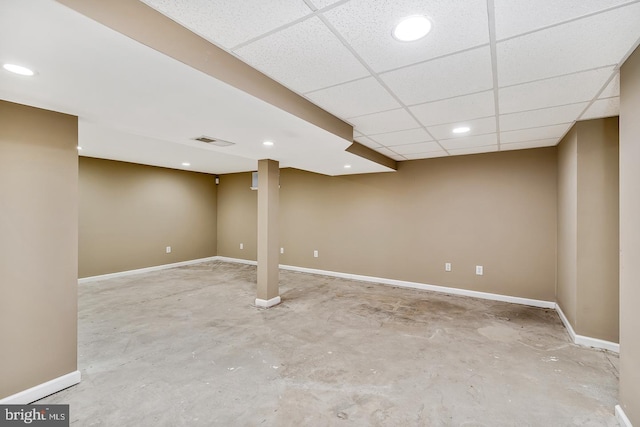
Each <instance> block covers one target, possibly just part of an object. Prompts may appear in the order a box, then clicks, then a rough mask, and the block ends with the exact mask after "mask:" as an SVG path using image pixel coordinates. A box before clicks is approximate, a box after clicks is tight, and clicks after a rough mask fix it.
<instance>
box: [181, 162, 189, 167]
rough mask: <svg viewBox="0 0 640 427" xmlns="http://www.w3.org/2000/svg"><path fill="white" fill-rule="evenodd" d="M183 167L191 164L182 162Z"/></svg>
mask: <svg viewBox="0 0 640 427" xmlns="http://www.w3.org/2000/svg"><path fill="white" fill-rule="evenodd" d="M182 166H191V163H189V162H182Z"/></svg>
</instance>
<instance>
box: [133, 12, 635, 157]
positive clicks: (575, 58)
mask: <svg viewBox="0 0 640 427" xmlns="http://www.w3.org/2000/svg"><path fill="white" fill-rule="evenodd" d="M144 1H145V3H147V4H148V5H150V6H151V7H154V8H156V9H157V10H159V11H160V12H162V13H163V14H165V15H167V16H168V17H170V18H172V19H173V20H175V21H176V22H178V23H180V24H182V25H184V26H185V27H187V28H189V29H191V30H192V31H194V32H196V33H198V34H200V35H201V36H203V37H205V38H206V39H208V40H210V41H211V42H213V43H215V44H217V45H218V46H220V47H222V48H223V49H225V50H227V51H229V52H231V53H232V54H234V55H236V56H238V57H239V58H240V59H242V60H243V61H245V62H247V63H248V64H249V65H251V66H253V67H255V68H257V69H258V70H260V71H262V72H264V73H265V74H267V75H268V76H270V77H272V78H273V79H275V80H277V81H279V82H280V83H282V84H283V85H285V86H287V87H289V88H290V89H292V90H294V91H296V92H298V93H299V94H301V95H303V96H305V97H306V98H308V99H309V100H311V101H312V102H314V103H316V104H317V105H319V106H320V107H322V108H324V109H326V110H327V111H329V112H331V113H333V114H335V115H336V116H338V117H340V118H342V119H344V120H345V121H347V122H349V123H351V124H353V125H354V127H355V134H354V136H355V140H356V141H358V142H360V143H362V144H364V145H366V146H368V147H371V148H373V149H375V150H377V151H379V152H380V153H382V154H385V155H387V156H389V157H391V158H393V159H395V160H409V159H419V158H428V157H440V156H446V155H457V154H471V153H482V152H491V151H498V150H513V149H524V148H532V147H543V146H551V145H555V144H557V143H558V141H559V140H560V138H562V136H564V134H565V133H566V132H567V131H568V130H569V128H570V127H571V126H572V124H573V123H574V122H575V121H576V120H582V119H590V118H597V117H608V116H614V115H617V114H618V105H619V102H618V96H619V82H618V68H619V66H620V65H621V64H622V62H624V60H625V59H626V58H627V56H628V55H629V54H630V53H631V52H632V51H633V49H634V48H635V47H637V46H638V43H639V42H640V2H638V1H623V0H572V1H570V0H565V1H558V0H430V1H425V0H389V1H388V0H342V1H331V0H271V1H268V2H265V1H263V0H243V1H233V2H232V1H228V0H144ZM416 14H423V15H426V16H428V17H429V18H430V19H431V20H432V22H433V29H432V31H431V33H430V34H429V35H428V36H427V37H426V38H424V39H422V40H419V41H416V42H410V43H406V42H405V43H402V42H398V41H396V40H395V39H394V38H392V37H391V31H392V29H393V26H394V24H395V23H397V22H398V21H399V20H400V19H401V18H403V17H406V16H408V15H416ZM462 124H464V125H467V126H469V127H470V128H471V131H470V132H469V133H468V134H465V135H463V136H457V137H456V136H455V135H454V134H452V132H451V130H452V129H453V127H455V126H457V125H462Z"/></svg>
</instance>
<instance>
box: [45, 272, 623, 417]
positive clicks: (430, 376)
mask: <svg viewBox="0 0 640 427" xmlns="http://www.w3.org/2000/svg"><path fill="white" fill-rule="evenodd" d="M255 279H256V269H255V267H253V266H249V265H241V264H229V263H223V262H209V263H203V264H198V265H193V266H188V267H181V268H175V269H171V270H165V271H161V272H155V273H149V274H141V275H136V276H129V277H126V278H118V279H111V280H105V281H100V282H93V283H87V284H82V285H80V286H79V368H80V369H81V371H82V382H81V383H80V384H79V385H77V386H75V387H72V388H69V389H67V390H64V391H62V392H60V393H57V394H55V395H52V396H50V397H48V398H46V399H44V400H42V401H40V402H45V403H68V404H70V405H71V408H70V409H71V424H72V425H78V426H90V425H104V426H334V425H335V426H341V425H345V426H346V425H355V426H617V425H618V424H617V422H616V420H615V417H614V414H613V410H614V405H615V404H616V403H617V388H618V379H617V375H618V373H617V368H616V366H617V356H616V355H614V354H612V353H608V352H605V351H599V350H594V349H588V348H583V347H579V346H576V345H573V344H571V343H570V341H569V337H568V335H567V332H566V331H565V329H564V327H563V326H562V324H561V322H560V320H559V318H558V316H557V315H556V313H555V312H554V311H552V310H545V309H538V308H531V307H524V306H519V305H513V304H508V303H501V302H493V301H485V300H478V299H473V298H467V297H457V296H450V295H443V294H436V293H430V292H424V291H417V290H411V289H399V288H394V287H390V286H384V285H376V284H369V283H362V282H355V281H350V280H344V279H336V278H330V277H324V276H315V275H309V274H302V273H294V272H288V271H282V272H281V295H282V300H283V302H282V304H281V305H279V306H277V307H274V308H271V309H269V310H260V309H257V308H255V307H254V306H253V305H252V302H253V301H254V298H255Z"/></svg>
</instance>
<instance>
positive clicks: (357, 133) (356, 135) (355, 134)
mask: <svg viewBox="0 0 640 427" xmlns="http://www.w3.org/2000/svg"><path fill="white" fill-rule="evenodd" d="M358 136H362V134H361V133H360V132H358V131H357V130H355V129H354V130H353V137H354V138H357V137H358Z"/></svg>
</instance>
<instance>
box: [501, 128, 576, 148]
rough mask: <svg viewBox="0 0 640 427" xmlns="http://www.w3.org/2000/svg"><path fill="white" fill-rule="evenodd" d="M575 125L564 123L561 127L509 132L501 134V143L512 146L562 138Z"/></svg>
mask: <svg viewBox="0 0 640 427" xmlns="http://www.w3.org/2000/svg"><path fill="white" fill-rule="evenodd" d="M572 125H573V123H564V124H560V125H553V126H544V127H539V128H532V129H523V130H514V131H509V132H500V143H501V144H510V143H513V142H524V141H533V140H536V139H551V138H560V137H561V136H563V135H564V134H565V133H566V132H567V130H569V128H570V127H571V126H572Z"/></svg>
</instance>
